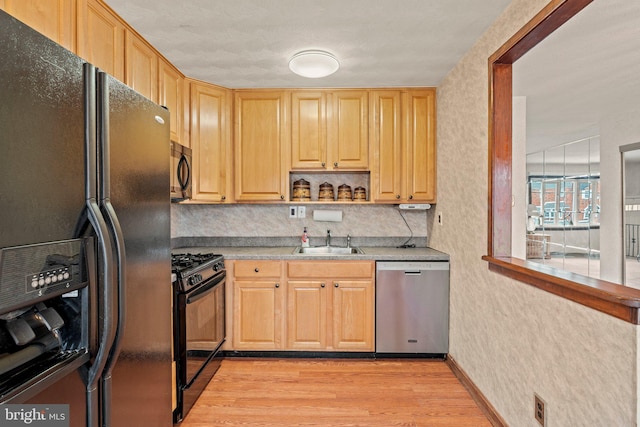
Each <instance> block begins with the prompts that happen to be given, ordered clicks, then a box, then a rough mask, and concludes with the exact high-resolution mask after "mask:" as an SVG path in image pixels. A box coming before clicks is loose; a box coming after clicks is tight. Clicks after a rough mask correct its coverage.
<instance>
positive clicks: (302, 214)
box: [298, 206, 307, 218]
mask: <svg viewBox="0 0 640 427" xmlns="http://www.w3.org/2000/svg"><path fill="white" fill-rule="evenodd" d="M306 217H307V207H306V206H298V218H306Z"/></svg>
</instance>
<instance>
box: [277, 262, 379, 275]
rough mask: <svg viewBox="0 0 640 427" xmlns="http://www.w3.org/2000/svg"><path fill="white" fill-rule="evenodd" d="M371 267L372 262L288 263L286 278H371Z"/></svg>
mask: <svg viewBox="0 0 640 427" xmlns="http://www.w3.org/2000/svg"><path fill="white" fill-rule="evenodd" d="M373 265H374V263H373V261H289V262H288V263H287V276H288V277H289V278H308V277H330V278H332V279H340V278H371V277H373Z"/></svg>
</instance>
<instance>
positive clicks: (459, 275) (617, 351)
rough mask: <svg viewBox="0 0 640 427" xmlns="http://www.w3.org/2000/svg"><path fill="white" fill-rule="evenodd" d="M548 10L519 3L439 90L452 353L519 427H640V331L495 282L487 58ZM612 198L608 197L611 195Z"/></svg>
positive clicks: (440, 207) (542, 0)
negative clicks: (490, 256) (490, 246)
mask: <svg viewBox="0 0 640 427" xmlns="http://www.w3.org/2000/svg"><path fill="white" fill-rule="evenodd" d="M546 3H547V1H546V0H514V1H513V2H512V3H511V5H510V6H509V8H508V9H507V10H506V11H505V12H504V13H503V14H502V15H501V16H500V17H499V18H498V19H497V20H496V22H495V23H494V24H493V25H492V26H491V27H490V28H489V29H488V30H487V32H486V33H485V34H484V35H483V36H482V37H481V38H480V39H479V40H478V42H477V43H476V45H475V46H474V47H473V48H472V49H471V50H470V51H469V52H467V54H466V55H465V57H464V58H463V59H462V60H461V61H460V62H459V63H458V64H457V65H456V67H455V68H454V69H453V70H452V71H451V72H450V73H449V75H448V76H447V77H446V78H445V79H444V80H443V82H442V83H441V85H440V86H439V87H438V204H437V206H436V209H435V212H442V214H443V217H444V224H443V225H442V226H440V225H436V224H435V222H434V218H435V215H434V212H431V213H429V214H428V221H429V229H430V230H432V231H431V233H430V238H429V239H430V244H431V246H433V247H434V248H436V249H440V250H443V251H445V252H448V253H449V254H450V255H451V315H450V354H451V356H452V357H453V358H454V359H455V360H456V361H457V362H458V364H459V365H460V366H461V367H462V369H463V370H464V371H465V372H466V373H467V374H468V375H469V376H470V377H471V379H472V380H473V381H474V383H475V384H476V385H477V386H478V387H479V388H480V390H481V391H482V392H483V393H484V395H485V396H486V397H487V398H488V399H489V401H490V402H491V403H492V404H493V405H494V407H495V408H496V409H497V410H498V412H499V413H500V414H501V415H502V416H503V418H504V419H505V420H506V421H507V422H508V423H509V425H511V426H514V427H515V426H517V427H527V426H530V427H534V426H535V427H537V426H538V425H539V424H537V422H536V421H535V419H534V417H533V393H534V392H536V393H538V394H539V395H540V396H541V397H542V398H543V399H544V400H545V401H546V403H547V416H548V423H547V425H548V426H550V427H553V426H556V427H557V426H607V427H608V426H634V425H636V422H637V410H636V408H637V405H638V402H637V393H636V388H637V382H638V381H637V375H638V373H637V370H636V364H637V357H638V352H637V344H636V343H637V339H638V328H637V327H635V326H633V325H631V324H630V323H626V322H624V321H622V320H618V319H615V318H613V317H611V316H608V315H605V314H602V313H600V312H597V311H595V310H592V309H589V308H586V307H584V306H581V305H579V304H576V303H574V302H571V301H568V300H566V299H563V298H560V297H557V296H555V295H552V294H549V293H547V292H544V291H542V290H539V289H537V288H534V287H531V286H529V285H526V284H522V283H519V282H517V281H514V280H511V279H508V278H506V277H504V276H500V275H497V274H494V273H491V272H489V271H488V267H487V263H486V262H484V261H482V260H481V257H482V255H485V254H486V253H487V221H488V219H487V217H488V215H487V185H488V184H487V182H488V179H487V177H488V159H487V156H488V147H487V140H488V135H487V123H488V61H487V60H488V57H489V56H490V55H491V54H492V53H493V52H494V51H495V50H496V49H498V48H499V47H500V46H501V45H502V44H503V43H504V42H506V41H507V39H508V38H509V37H511V36H512V35H513V34H514V33H515V32H516V31H518V30H519V29H520V28H521V27H522V26H523V25H524V24H525V23H526V22H527V21H528V20H529V19H530V18H531V17H533V15H535V13H537V12H538V11H539V10H540V9H542V8H543V7H544V6H545V5H546ZM603 193H604V191H603Z"/></svg>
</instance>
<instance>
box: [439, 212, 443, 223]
mask: <svg viewBox="0 0 640 427" xmlns="http://www.w3.org/2000/svg"><path fill="white" fill-rule="evenodd" d="M438 225H442V212H438Z"/></svg>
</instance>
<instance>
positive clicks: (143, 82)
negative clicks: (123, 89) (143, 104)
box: [125, 31, 158, 102]
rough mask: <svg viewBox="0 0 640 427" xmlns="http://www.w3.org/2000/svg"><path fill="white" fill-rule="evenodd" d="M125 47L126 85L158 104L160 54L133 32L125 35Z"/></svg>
mask: <svg viewBox="0 0 640 427" xmlns="http://www.w3.org/2000/svg"><path fill="white" fill-rule="evenodd" d="M125 46H126V48H125V52H126V61H125V75H126V79H125V83H126V85H127V86H129V87H130V88H133V89H134V90H135V91H137V92H139V93H141V94H142V95H144V96H146V97H147V98H149V99H150V100H152V101H153V102H158V54H157V53H156V51H155V50H153V48H152V47H151V46H150V45H149V44H147V42H146V41H144V40H143V39H141V38H140V37H138V36H137V35H135V34H134V33H132V32H131V31H127V32H126V33H125Z"/></svg>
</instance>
